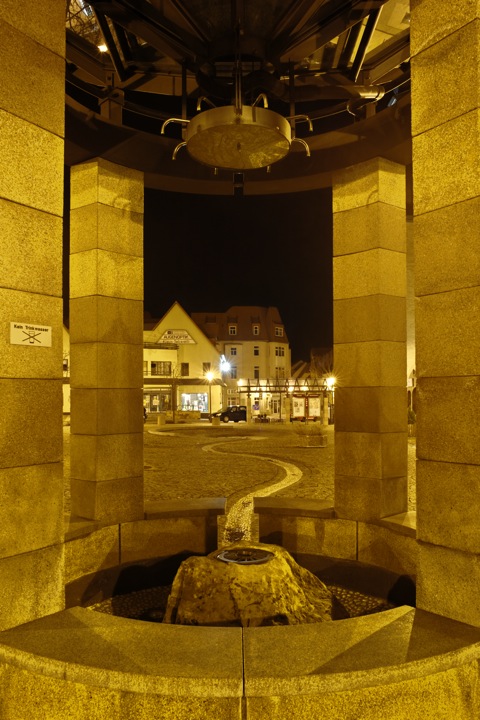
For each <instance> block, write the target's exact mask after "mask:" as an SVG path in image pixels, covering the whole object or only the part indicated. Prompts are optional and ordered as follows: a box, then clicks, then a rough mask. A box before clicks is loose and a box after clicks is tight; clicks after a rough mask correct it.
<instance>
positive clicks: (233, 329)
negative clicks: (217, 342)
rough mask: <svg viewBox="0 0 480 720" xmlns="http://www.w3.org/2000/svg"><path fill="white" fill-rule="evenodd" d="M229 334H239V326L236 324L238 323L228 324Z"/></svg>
mask: <svg viewBox="0 0 480 720" xmlns="http://www.w3.org/2000/svg"><path fill="white" fill-rule="evenodd" d="M228 334H229V335H236V334H237V326H236V325H229V326H228Z"/></svg>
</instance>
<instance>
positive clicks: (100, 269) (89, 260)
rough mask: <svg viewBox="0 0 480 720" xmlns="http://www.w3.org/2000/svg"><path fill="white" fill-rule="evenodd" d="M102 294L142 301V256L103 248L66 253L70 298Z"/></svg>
mask: <svg viewBox="0 0 480 720" xmlns="http://www.w3.org/2000/svg"><path fill="white" fill-rule="evenodd" d="M90 295H104V296H107V297H114V298H125V299H127V300H143V259H142V258H139V257H134V256H133V255H122V254H120V253H112V252H108V251H106V250H87V251H86V252H81V253H75V255H71V256H70V297H71V298H78V297H85V296H90Z"/></svg>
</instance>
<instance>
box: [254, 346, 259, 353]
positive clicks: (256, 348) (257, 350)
mask: <svg viewBox="0 0 480 720" xmlns="http://www.w3.org/2000/svg"><path fill="white" fill-rule="evenodd" d="M253 354H254V355H260V348H259V347H258V345H254V346H253Z"/></svg>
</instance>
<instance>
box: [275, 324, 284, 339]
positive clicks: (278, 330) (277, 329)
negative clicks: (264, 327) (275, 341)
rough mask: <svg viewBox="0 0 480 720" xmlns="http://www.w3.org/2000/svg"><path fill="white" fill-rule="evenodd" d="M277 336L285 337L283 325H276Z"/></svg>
mask: <svg viewBox="0 0 480 720" xmlns="http://www.w3.org/2000/svg"><path fill="white" fill-rule="evenodd" d="M275 337H283V327H278V325H277V326H276V327H275Z"/></svg>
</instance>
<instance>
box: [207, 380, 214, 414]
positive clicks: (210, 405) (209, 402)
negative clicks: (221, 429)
mask: <svg viewBox="0 0 480 720" xmlns="http://www.w3.org/2000/svg"><path fill="white" fill-rule="evenodd" d="M205 377H206V378H207V380H208V414H209V415H211V414H212V380H213V372H212V371H211V370H209V371H208V372H206V373H205Z"/></svg>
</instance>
